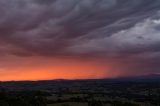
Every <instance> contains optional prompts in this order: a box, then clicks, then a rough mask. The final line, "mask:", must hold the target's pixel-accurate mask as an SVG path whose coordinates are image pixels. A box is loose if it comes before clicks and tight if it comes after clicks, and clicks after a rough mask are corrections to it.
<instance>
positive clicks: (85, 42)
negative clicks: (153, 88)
mask: <svg viewBox="0 0 160 106" xmlns="http://www.w3.org/2000/svg"><path fill="white" fill-rule="evenodd" d="M0 44H1V45H0V54H1V55H16V56H22V57H23V56H37V55H38V56H47V57H50V56H51V57H56V56H80V57H83V56H88V57H91V58H92V57H104V58H106V59H108V58H113V59H114V58H118V59H120V60H117V61H121V59H126V61H127V62H128V63H133V62H138V61H142V62H141V63H137V64H136V66H135V64H134V65H131V66H130V65H129V66H127V67H139V66H140V69H144V70H146V68H144V65H148V64H149V65H150V66H151V67H156V68H155V69H154V70H156V71H154V72H157V71H158V70H159V68H160V67H159V66H158V64H159V63H160V1H159V0H1V1H0ZM144 61H149V62H144ZM153 63H154V64H153ZM155 64H157V65H156V66H155ZM122 66H123V65H122ZM124 67H125V66H124ZM127 70H128V69H127ZM147 70H149V69H147ZM151 72H152V71H151Z"/></svg>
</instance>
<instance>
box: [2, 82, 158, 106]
mask: <svg viewBox="0 0 160 106" xmlns="http://www.w3.org/2000/svg"><path fill="white" fill-rule="evenodd" d="M0 88H1V92H0V106H160V82H159V81H157V80H153V81H152V80H134V81H123V80H121V81H120V80H55V81H38V82H34V81H32V82H30V81H29V82H28V81H25V82H1V83H0ZM13 101H14V102H13Z"/></svg>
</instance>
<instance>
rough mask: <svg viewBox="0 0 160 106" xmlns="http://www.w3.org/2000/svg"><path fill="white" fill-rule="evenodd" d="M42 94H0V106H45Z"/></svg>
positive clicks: (37, 92)
mask: <svg viewBox="0 0 160 106" xmlns="http://www.w3.org/2000/svg"><path fill="white" fill-rule="evenodd" d="M45 95H46V94H44V93H42V92H40V91H36V92H28V91H26V92H25V91H23V92H6V91H3V92H0V106H47V100H46V98H45Z"/></svg>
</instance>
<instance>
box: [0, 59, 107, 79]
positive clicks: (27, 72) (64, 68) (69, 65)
mask: <svg viewBox="0 0 160 106" xmlns="http://www.w3.org/2000/svg"><path fill="white" fill-rule="evenodd" d="M11 59H12V58H11ZM16 60H17V61H15V62H12V61H11V62H9V61H10V60H7V62H6V64H4V66H3V67H1V69H0V76H1V77H0V80H1V81H8V80H51V79H92V78H104V77H106V75H107V73H106V70H107V68H106V66H104V65H102V64H100V63H98V62H93V61H86V60H79V59H77V60H75V59H55V58H54V59H52V58H51V59H49V58H36V59H35V58H34V59H31V58H17V59H16Z"/></svg>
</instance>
